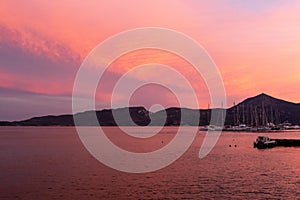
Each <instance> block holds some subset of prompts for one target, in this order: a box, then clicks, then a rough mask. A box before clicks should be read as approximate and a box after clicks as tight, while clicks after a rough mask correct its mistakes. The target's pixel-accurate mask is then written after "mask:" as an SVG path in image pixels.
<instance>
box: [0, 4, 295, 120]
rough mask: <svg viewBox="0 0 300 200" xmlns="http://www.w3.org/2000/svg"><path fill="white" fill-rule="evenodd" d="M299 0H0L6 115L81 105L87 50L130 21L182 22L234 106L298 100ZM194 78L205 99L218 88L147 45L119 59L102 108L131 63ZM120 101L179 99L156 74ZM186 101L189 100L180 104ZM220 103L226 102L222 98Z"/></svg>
mask: <svg viewBox="0 0 300 200" xmlns="http://www.w3.org/2000/svg"><path fill="white" fill-rule="evenodd" d="M299 10H300V2H299V1H296V0H295V1H290V0H281V1H280V0H270V1H260V0H218V1H217V0H213V1H201V0H200V1H198V0H185V1H183V0H164V1H159V0H153V1H146V0H124V1H115V0H101V1H96V0H91V1H86V2H85V1H69V0H61V1H43V0H41V1H37V0H27V1H17V0H9V1H8V0H7V1H5V0H4V1H1V2H0V120H9V121H11V120H21V119H26V118H30V117H33V116H41V115H48V114H51V115H58V114H63V113H72V91H73V85H74V80H75V77H76V74H77V71H78V70H79V68H80V66H81V64H82V62H83V61H84V59H85V58H86V57H87V56H88V55H89V53H90V52H91V51H92V50H93V49H94V48H95V47H96V46H97V45H98V44H99V43H101V42H103V41H104V40H106V39H107V38H109V37H111V36H113V35H115V34H118V33H120V32H123V31H127V30H131V29H136V28H143V27H161V28H168V29H172V30H175V31H178V32H181V33H183V34H185V35H187V36H189V37H191V38H193V39H194V40H195V41H197V42H198V43H199V44H200V45H201V46H202V47H203V48H205V50H206V51H207V52H208V54H209V55H210V57H211V58H212V59H213V61H214V62H215V64H216V66H217V67H218V69H219V71H220V74H221V77H222V79H223V83H224V87H225V91H226V96H227V102H226V105H223V106H224V107H230V106H232V105H233V103H234V102H236V103H238V102H241V101H242V100H244V99H246V98H247V97H251V96H255V95H258V94H260V93H267V94H269V95H271V96H274V97H277V98H281V99H285V100H288V101H292V102H296V103H299V99H300V92H299V89H298V87H299V83H300V26H299V23H300V12H299ZM147 63H161V64H164V65H168V66H171V67H172V68H174V69H176V70H177V71H178V72H179V73H180V74H181V75H183V76H184V77H185V78H186V79H187V80H188V81H189V82H190V84H191V85H192V87H193V88H194V90H195V92H196V94H197V97H198V101H199V106H200V107H201V108H207V107H208V104H209V103H210V97H209V93H208V90H207V87H206V85H205V82H204V81H203V77H201V76H199V75H197V74H195V71H194V70H193V66H191V65H190V63H188V62H187V61H186V60H184V59H182V58H180V57H178V56H176V55H173V54H171V53H169V52H163V51H158V50H142V51H140V52H130V53H128V54H126V55H123V56H121V57H120V58H118V59H117V60H115V61H114V62H113V63H112V64H111V65H110V66H109V67H108V70H107V71H106V72H105V75H104V76H103V77H102V79H101V81H100V82H99V86H98V89H97V93H96V95H95V98H96V104H97V109H103V108H110V107H111V100H112V99H111V98H112V91H113V87H114V85H115V84H116V83H117V81H118V79H120V77H122V76H123V75H124V74H125V73H127V72H128V71H131V72H132V73H131V74H130V75H129V77H130V78H131V79H134V80H137V81H140V82H143V83H147V81H148V82H149V81H151V80H152V79H163V80H164V81H165V82H166V83H167V84H169V85H172V86H174V87H177V88H179V91H181V92H180V93H179V94H177V95H180V96H181V97H183V99H186V102H184V103H183V105H184V106H185V107H193V106H189V94H188V92H187V90H186V88H185V87H184V86H182V85H181V82H180V81H179V79H178V78H177V77H176V76H175V75H174V74H169V72H167V71H166V70H165V69H162V68H161V67H159V66H155V65H153V66H152V67H151V66H150V67H148V68H139V69H137V70H133V69H135V67H136V66H138V65H143V64H147ZM115 97H116V98H117V100H118V103H119V104H118V105H119V106H126V101H127V100H126V99H128V98H129V104H130V106H134V105H142V106H145V107H146V108H148V109H150V108H151V106H152V105H156V104H160V105H161V106H162V107H172V106H178V105H179V104H178V99H176V95H174V94H173V93H172V91H170V90H169V89H168V87H165V86H159V85H155V84H152V85H151V84H148V85H145V86H144V87H141V88H139V89H138V90H136V91H135V92H134V93H133V95H131V96H129V97H128V94H126V91H125V92H123V93H122V92H121V93H119V94H116V95H115ZM180 105H181V104H180ZM220 106H221V105H220Z"/></svg>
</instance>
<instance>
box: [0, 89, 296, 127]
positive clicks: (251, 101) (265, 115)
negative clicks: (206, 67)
mask: <svg viewBox="0 0 300 200" xmlns="http://www.w3.org/2000/svg"><path fill="white" fill-rule="evenodd" d="M181 109H184V110H185V113H188V116H187V117H184V118H183V119H182V120H181V113H180V110H181ZM214 109H221V108H214ZM128 110H129V113H130V116H131V118H132V119H127V118H124V119H122V120H121V121H118V124H117V123H116V122H115V120H114V117H113V115H112V113H113V112H117V113H118V114H119V115H120V116H122V115H123V114H126V113H127V112H128ZM212 110H213V109H188V108H177V107H173V108H167V109H165V110H162V111H158V112H155V113H151V112H149V111H148V110H147V109H145V108H144V107H129V108H118V109H114V110H112V109H105V110H101V111H96V116H97V119H98V122H99V123H98V122H97V123H94V122H91V120H89V119H90V118H89V116H90V115H91V113H93V112H94V111H86V112H82V113H77V114H76V115H77V116H79V117H80V118H81V119H82V120H81V121H82V122H81V124H79V125H82V126H98V125H99V124H100V125H101V126H117V125H119V126H136V125H138V126H147V125H149V124H150V125H153V126H156V125H165V126H179V125H188V126H206V125H208V124H209V123H210V117H211V112H212ZM224 110H226V120H225V126H237V125H240V124H243V125H247V126H256V127H258V126H265V125H267V124H274V125H278V124H283V123H289V124H294V125H300V104H299V103H292V102H288V101H284V100H281V99H277V98H274V97H271V96H269V95H267V94H264V93H262V94H260V95H257V96H255V97H251V98H248V99H246V100H244V101H243V102H241V103H239V104H237V105H234V106H233V107H231V108H228V109H224ZM125 112H126V113H125ZM165 113H166V114H167V118H166V120H165V123H164V124H161V123H162V122H161V121H162V119H164V118H163V117H164V114H165ZM124 116H126V115H124ZM195 116H200V118H199V119H196V120H195ZM0 126H74V120H73V115H72V114H67V115H58V116H50V115H49V116H41V117H33V118H30V119H26V120H21V121H0Z"/></svg>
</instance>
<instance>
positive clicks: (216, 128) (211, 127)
mask: <svg viewBox="0 0 300 200" xmlns="http://www.w3.org/2000/svg"><path fill="white" fill-rule="evenodd" d="M199 130H200V131H222V130H223V126H216V125H209V126H204V127H201V128H200V129H199Z"/></svg>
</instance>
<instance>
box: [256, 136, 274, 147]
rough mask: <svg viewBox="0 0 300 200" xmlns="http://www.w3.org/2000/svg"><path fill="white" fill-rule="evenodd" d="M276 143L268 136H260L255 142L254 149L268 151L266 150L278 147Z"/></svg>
mask: <svg viewBox="0 0 300 200" xmlns="http://www.w3.org/2000/svg"><path fill="white" fill-rule="evenodd" d="M276 143H277V142H276V141H275V140H271V139H270V138H269V137H267V136H258V137H257V139H256V140H255V141H254V142H253V146H254V148H258V149H266V148H273V147H275V146H276Z"/></svg>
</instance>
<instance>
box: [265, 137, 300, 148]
mask: <svg viewBox="0 0 300 200" xmlns="http://www.w3.org/2000/svg"><path fill="white" fill-rule="evenodd" d="M271 140H274V141H276V146H279V147H300V140H296V139H271Z"/></svg>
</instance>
